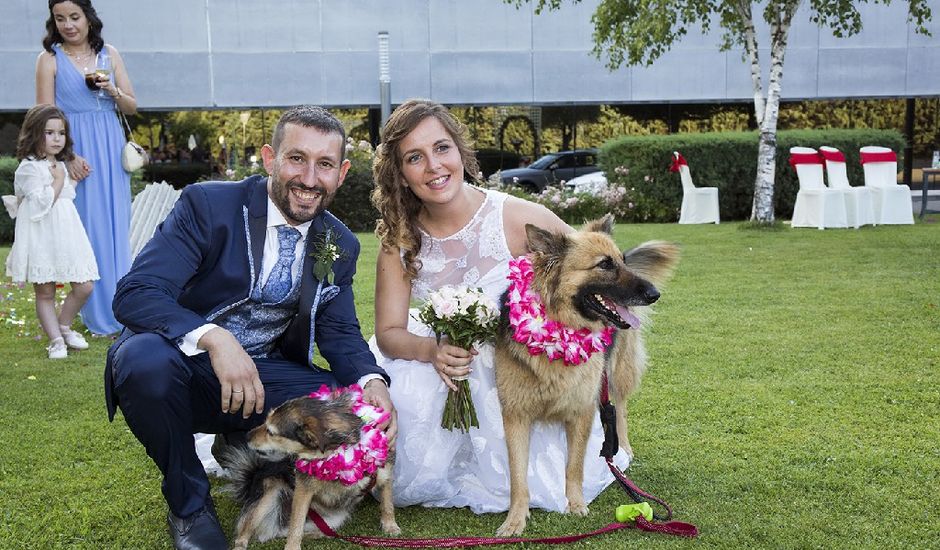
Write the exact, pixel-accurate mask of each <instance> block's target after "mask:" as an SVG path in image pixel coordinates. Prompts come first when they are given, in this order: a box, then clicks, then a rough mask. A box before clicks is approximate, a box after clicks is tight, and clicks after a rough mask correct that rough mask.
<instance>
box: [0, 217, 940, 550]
mask: <svg viewBox="0 0 940 550" xmlns="http://www.w3.org/2000/svg"><path fill="white" fill-rule="evenodd" d="M616 237H617V240H618V242H619V243H620V244H622V245H623V246H624V247H628V246H632V245H634V244H637V243H638V242H640V241H643V240H648V239H666V240H672V241H676V242H678V243H680V244H681V245H682V247H683V257H682V261H681V262H680V264H679V268H678V271H677V272H676V275H675V277H674V278H673V280H672V281H671V283H670V284H669V285H667V286H666V287H665V288H663V289H662V291H663V297H662V299H661V301H660V303H659V304H658V306H657V312H658V313H657V314H656V315H655V320H654V324H653V326H652V327H651V329H650V330H649V332H648V340H647V343H648V349H649V355H650V368H649V371H648V372H647V375H646V377H645V378H644V380H643V385H642V387H641V388H640V391H639V392H638V393H637V395H636V396H635V397H634V399H633V400H632V402H631V408H630V416H631V422H632V424H631V426H632V430H631V441H632V443H633V448H634V450H635V451H636V453H637V458H636V461H635V463H634V465H633V466H632V467H631V468H630V470H629V472H628V474H629V475H630V476H631V477H632V478H633V479H634V480H635V481H636V482H637V483H638V484H639V485H640V486H641V487H643V488H644V489H646V490H648V491H650V492H653V493H654V494H657V495H658V496H660V497H662V498H664V499H666V500H667V501H668V502H670V504H672V506H673V508H674V509H675V511H676V519H679V520H682V521H688V522H691V523H694V524H696V525H697V526H698V527H699V529H700V531H701V535H700V538H699V539H698V540H697V541H695V542H692V541H689V540H685V539H679V538H673V537H668V536H665V535H656V534H644V533H640V532H638V531H633V530H628V531H620V532H617V533H614V534H610V535H605V536H602V537H600V538H595V539H589V540H587V541H584V542H581V543H578V544H576V545H575V546H581V547H594V548H627V547H639V546H640V545H642V546H643V547H649V548H687V547H693V546H694V547H696V548H702V547H708V548H746V547H762V548H836V547H850V546H851V547H857V548H921V547H924V546H929V545H931V544H934V545H935V544H937V537H938V533H940V515H938V510H940V479H938V477H940V476H938V471H940V226H938V224H936V223H918V224H917V225H914V226H885V227H865V228H862V229H860V230H851V229H849V230H826V231H818V230H814V229H799V230H794V229H789V228H788V229H784V230H781V231H752V230H741V228H740V226H739V225H738V224H722V225H720V226H679V225H622V226H618V227H617V232H616ZM360 238H361V240H362V241H363V253H362V257H361V258H360V271H359V274H358V279H357V280H358V287H357V288H358V301H359V303H358V307H359V312H360V318H361V320H362V325H363V330H364V331H365V332H366V334H367V335H368V334H370V333H371V331H372V325H373V311H372V304H371V301H372V294H373V284H374V267H373V265H374V258H375V253H376V242H375V239H374V238H373V237H372V236H371V235H360ZM7 251H8V248H0V257H4V258H5V256H6V253H7ZM31 297H32V292H31V291H30V290H29V289H28V288H18V287H16V286H14V285H11V284H9V283H8V282H7V283H4V285H3V286H2V288H0V349H2V361H0V392H2V398H0V417H2V418H3V420H4V422H3V423H2V427H0V514H2V518H0V548H4V549H6V548H31V549H32V548H88V549H93V548H94V549H98V548H132V549H134V548H168V547H170V544H169V540H170V539H169V536H168V535H167V531H166V524H165V520H164V514H165V505H164V502H163V499H162V496H161V494H160V477H159V476H158V474H157V470H156V468H155V467H154V466H153V465H152V463H151V462H150V460H149V459H148V458H147V456H146V455H145V453H144V451H143V448H142V447H141V446H140V444H139V443H137V441H136V440H135V439H134V437H133V436H132V435H131V433H130V432H129V431H128V429H127V426H126V425H125V424H124V421H123V419H122V418H121V417H119V418H118V419H117V420H116V421H115V422H114V423H113V424H109V423H108V422H107V418H106V414H105V408H104V397H103V390H102V369H103V365H104V356H105V350H106V349H107V346H108V345H109V343H110V341H108V340H105V339H93V340H91V349H90V350H88V351H85V352H81V353H75V354H73V355H71V356H70V357H69V358H68V359H67V360H64V361H58V362H51V361H49V360H47V359H46V358H45V352H44V349H43V346H44V342H42V341H38V340H36V339H35V337H36V335H37V334H38V333H39V328H38V324H37V323H36V321H35V313H34V312H33V310H32V307H33V304H32V301H31ZM221 487H222V483H221V482H216V483H214V485H213V494H214V495H215V499H216V503H217V505H218V508H219V513H220V516H221V520H222V524H223V528H224V529H225V531H226V532H227V533H230V534H231V533H232V532H233V530H234V524H235V518H236V516H237V513H238V511H237V509H236V507H235V505H234V504H233V502H232V501H231V500H230V499H229V498H228V497H226V496H224V495H222V494H221V492H220V489H221ZM626 502H629V498H628V497H627V496H626V494H625V493H623V492H622V490H621V489H619V488H618V487H616V486H612V487H610V488H608V490H607V491H605V492H604V493H603V494H602V495H601V496H600V497H599V498H598V499H597V500H596V501H595V502H594V503H593V504H592V505H591V514H590V515H589V516H588V517H587V518H573V517H567V516H564V515H561V514H554V513H546V512H540V511H533V513H532V518H531V521H530V523H529V527H528V529H527V531H526V535H529V536H550V535H562V534H568V533H575V532H583V531H589V530H593V529H596V528H599V527H601V526H603V525H606V524H607V523H609V522H610V521H613V511H614V508H615V507H616V506H617V505H618V504H622V503H626ZM502 520H503V514H486V515H480V516H477V515H474V514H472V513H470V512H469V511H467V510H431V509H423V508H419V507H410V508H405V509H400V510H398V522H399V524H400V525H401V527H402V529H403V530H404V533H405V536H408V537H450V536H470V535H473V536H491V535H493V533H494V532H495V530H496V528H497V527H498V526H499V525H500V524H501V522H502ZM343 533H345V534H363V535H379V534H381V532H380V530H379V529H378V510H377V507H376V505H375V503H374V502H371V501H369V502H366V503H365V504H364V505H363V506H362V508H361V509H360V511H359V512H358V513H357V515H356V516H355V518H354V519H353V520H352V521H350V522H349V523H348V524H347V525H346V526H345V527H344V529H343ZM930 541H933V542H930ZM341 546H348V545H346V544H345V543H342V542H334V541H329V542H312V541H310V540H308V541H307V543H306V545H305V547H306V548H314V547H316V548H339V547H341ZM529 546H535V545H529ZM258 547H260V548H269V549H274V548H281V547H283V541H275V542H272V543H268V544H267V545H259V546H258Z"/></svg>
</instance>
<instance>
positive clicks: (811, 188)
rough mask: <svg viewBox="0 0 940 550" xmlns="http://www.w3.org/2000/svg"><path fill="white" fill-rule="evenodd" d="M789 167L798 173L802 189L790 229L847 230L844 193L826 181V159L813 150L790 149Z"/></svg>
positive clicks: (797, 195) (797, 196)
mask: <svg viewBox="0 0 940 550" xmlns="http://www.w3.org/2000/svg"><path fill="white" fill-rule="evenodd" d="M790 166H793V168H794V169H795V170H796V177H797V178H798V179H799V181H800V190H799V191H798V192H797V194H796V203H795V204H794V205H793V219H792V220H791V221H790V225H791V227H817V228H819V229H825V228H827V227H848V226H849V225H848V217H847V216H846V213H845V197H844V195H845V192H844V191H841V190H836V189H829V188H828V187H826V184H825V183H824V182H823V159H822V157H821V156H820V155H819V153H818V152H817V151H816V149H813V148H811V147H791V148H790Z"/></svg>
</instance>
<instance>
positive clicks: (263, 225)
mask: <svg viewBox="0 0 940 550" xmlns="http://www.w3.org/2000/svg"><path fill="white" fill-rule="evenodd" d="M267 226H268V187H267V179H265V178H262V181H261V183H259V184H256V185H255V186H254V188H253V189H252V194H251V198H250V199H249V203H248V234H249V240H250V242H251V250H250V253H251V258H252V264H253V265H254V271H255V273H254V277H252V280H253V281H257V280H258V277H260V276H261V258H262V256H263V255H264V239H265V234H266V233H267V230H268V227H267ZM250 291H251V290H249V292H250Z"/></svg>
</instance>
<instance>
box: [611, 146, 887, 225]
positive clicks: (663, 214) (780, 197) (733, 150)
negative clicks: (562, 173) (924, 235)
mask: <svg viewBox="0 0 940 550" xmlns="http://www.w3.org/2000/svg"><path fill="white" fill-rule="evenodd" d="M821 145H829V146H832V147H836V148H837V149H839V150H840V151H842V152H843V153H845V157H846V164H847V168H848V176H849V182H850V183H851V184H852V185H864V176H863V173H862V167H861V164H859V154H858V150H859V148H860V147H862V146H865V145H881V146H884V147H890V148H891V149H893V150H895V151H897V152H898V154H899V156H898V165H899V166H900V165H901V164H902V162H903V159H902V158H901V155H902V154H903V151H904V147H905V141H904V137H903V136H902V135H901V134H900V133H899V132H897V131H896V130H872V129H859V130H788V131H781V132H778V133H777V155H776V175H775V180H774V212H775V215H776V217H778V218H784V219H789V218H790V217H791V216H792V214H793V203H794V202H795V201H796V193H797V191H799V182H798V180H797V177H796V172H795V171H794V170H793V169H792V168H791V167H790V165H789V162H788V160H789V158H790V155H789V149H790V147H794V146H805V147H814V148H818V147H819V146H821ZM757 146H758V134H757V133H756V132H720V133H700V134H671V135H665V136H660V135H648V136H625V137H621V138H617V139H614V140H611V141H609V142H607V143H605V144H604V145H603V146H602V147H601V149H600V153H599V155H598V157H599V164H600V166H601V167H602V168H603V169H604V171H605V172H606V174H607V176H608V179H609V180H610V181H611V182H612V183H617V184H619V185H623V186H624V187H626V188H627V189H631V190H635V192H636V193H637V194H638V195H640V196H642V197H643V199H644V200H643V203H644V204H647V205H651V206H649V213H648V214H649V215H648V216H646V217H644V218H643V219H645V220H647V221H651V222H674V221H677V220H678V218H679V207H680V205H681V203H682V185H681V184H680V182H679V176H678V175H677V174H674V173H671V172H669V166H670V165H671V163H672V152H673V151H679V152H680V153H681V154H682V156H683V157H685V159H686V161H687V162H688V164H689V169H690V171H691V173H692V181H693V182H695V185H696V186H700V187H718V197H719V204H720V208H721V219H722V220H746V219H749V218H750V216H751V203H752V199H753V193H754V181H755V179H756V176H757V162H756V161H757Z"/></svg>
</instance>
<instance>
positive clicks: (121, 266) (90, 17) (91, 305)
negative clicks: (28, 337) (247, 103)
mask: <svg viewBox="0 0 940 550" xmlns="http://www.w3.org/2000/svg"><path fill="white" fill-rule="evenodd" d="M101 27H102V23H101V19H99V18H98V14H97V13H96V12H95V8H94V7H93V6H92V5H91V1H90V0H50V1H49V19H48V20H47V21H46V36H45V38H43V41H42V45H43V49H44V51H43V52H42V53H40V54H39V61H38V62H37V64H36V103H53V104H55V105H56V106H58V107H59V108H60V109H62V111H64V112H65V115H66V117H67V118H68V120H69V126H70V127H71V129H72V139H73V140H74V142H75V147H74V151H75V160H73V161H72V162H70V163H69V165H68V170H69V175H70V176H71V177H72V179H73V180H74V181H77V182H80V183H79V184H78V186H77V187H76V190H75V191H76V197H75V207H76V208H77V209H78V214H79V216H80V217H81V219H82V223H83V224H84V226H85V232H86V233H88V238H89V240H90V241H91V246H92V248H93V249H94V251H95V258H97V259H98V273H99V274H100V275H101V280H100V281H98V283H97V284H96V285H95V290H94V292H92V294H91V298H90V299H89V300H88V302H87V303H86V304H85V307H83V308H82V321H83V322H84V323H85V326H86V327H88V330H90V331H91V332H92V333H94V334H113V333H116V332H118V331H120V330H121V325H120V323H118V322H117V321H116V320H115V319H114V314H113V313H112V311H111V300H112V299H113V298H114V289H115V286H116V285H117V281H118V279H120V278H121V277H122V276H124V274H125V273H127V270H128V268H129V267H130V261H131V257H130V237H129V233H130V219H131V191H130V175H129V174H128V173H127V172H125V171H124V169H123V167H122V166H121V151H122V149H123V147H124V144H125V143H126V142H127V140H126V139H125V137H124V130H123V128H122V125H121V122H120V120H119V119H118V115H117V113H116V109H120V110H121V111H122V112H124V113H126V114H133V113H135V112H137V100H136V99H135V98H134V90H133V88H132V86H131V81H130V78H129V77H128V75H127V69H126V68H125V67H124V60H123V59H121V55H120V54H119V53H118V51H117V50H116V49H115V48H114V47H113V46H111V45H110V44H105V43H104V40H102V38H101ZM105 57H107V60H105ZM108 60H109V62H108ZM96 69H98V70H97V71H96ZM86 75H87V76H86ZM91 87H94V90H92V89H91ZM62 238H63V239H68V238H69V236H68V235H63V236H62Z"/></svg>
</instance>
